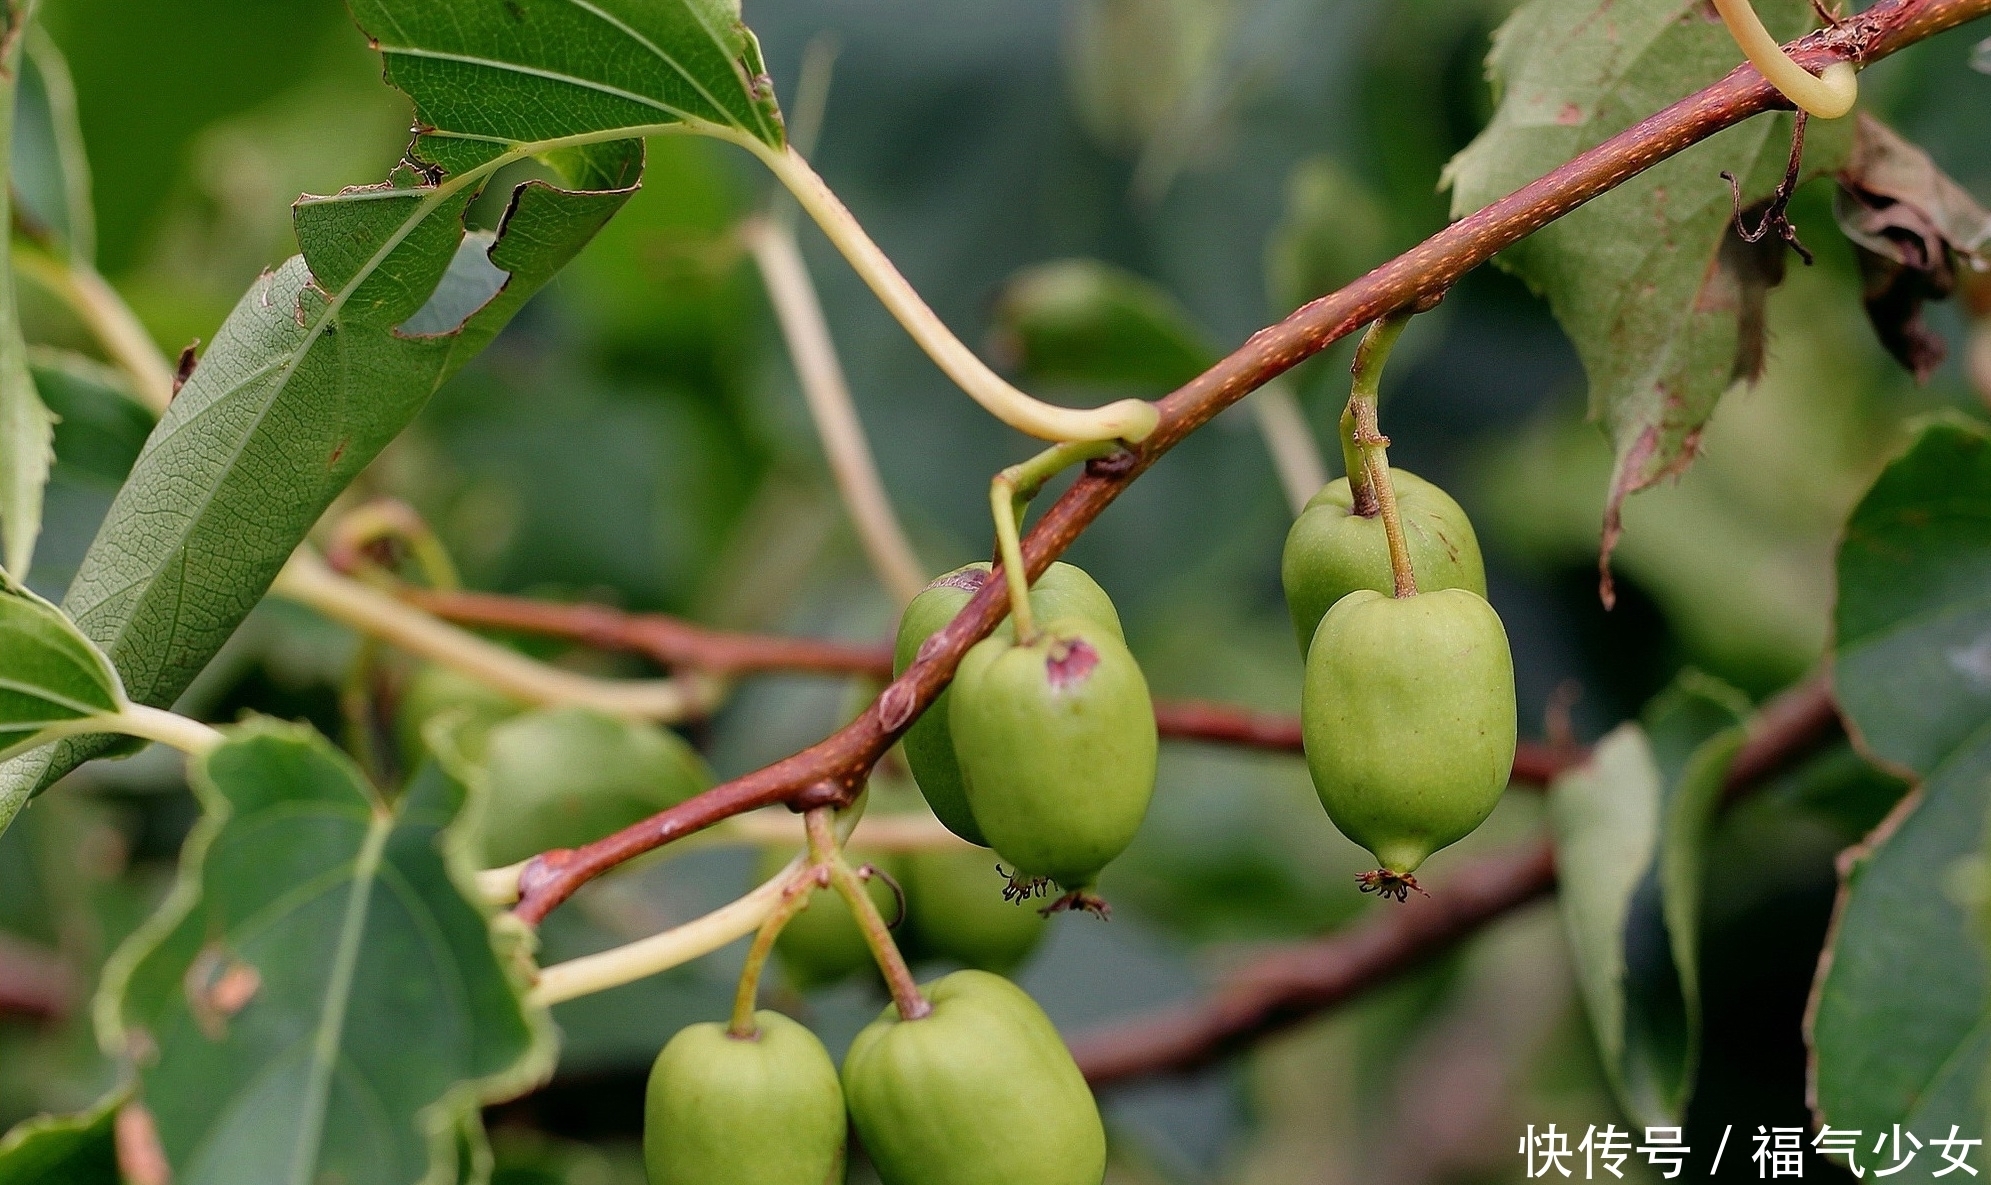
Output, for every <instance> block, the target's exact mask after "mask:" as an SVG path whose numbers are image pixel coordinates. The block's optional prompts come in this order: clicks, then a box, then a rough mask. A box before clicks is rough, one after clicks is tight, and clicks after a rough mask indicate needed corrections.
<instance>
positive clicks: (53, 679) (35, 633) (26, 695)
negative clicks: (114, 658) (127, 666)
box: [0, 578, 124, 752]
mask: <svg viewBox="0 0 1991 1185" xmlns="http://www.w3.org/2000/svg"><path fill="white" fill-rule="evenodd" d="M122 707H124V692H123V690H122V689H121V688H120V687H119V686H118V677H117V672H116V671H114V670H112V669H111V664H110V663H109V662H108V661H107V660H106V659H105V658H104V656H103V653H102V652H101V651H99V650H98V649H97V648H96V647H95V646H94V645H92V644H91V642H90V640H89V639H88V638H85V637H84V636H83V635H82V634H80V633H78V632H77V630H76V626H75V625H74V624H73V623H71V622H70V620H69V619H68V618H67V617H64V616H63V615H62V610H60V609H57V608H56V607H55V606H54V605H51V604H49V603H48V602H47V601H44V600H42V599H41V598H40V597H38V596H36V595H35V594H33V593H31V592H29V591H28V590H27V589H24V588H20V587H17V586H14V585H12V584H9V583H7V582H6V581H5V579H4V578H0V752H4V751H6V749H7V748H8V747H9V746H11V745H15V744H18V743H20V742H23V741H26V740H28V739H29V738H31V737H33V736H34V735H35V734H36V733H38V732H40V731H42V730H43V729H45V728H48V727H50V726H51V725H56V724H61V723H63V722H64V721H68V720H80V719H83V718H85V717H89V716H101V715H105V714H108V713H112V712H116V711H118V710H119V709H121V708H122Z"/></svg>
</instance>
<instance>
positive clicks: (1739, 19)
mask: <svg viewBox="0 0 1991 1185" xmlns="http://www.w3.org/2000/svg"><path fill="white" fill-rule="evenodd" d="M1714 6H1715V10H1716V11H1717V12H1719V13H1721V20H1722V23H1723V24H1725V25H1727V26H1728V31H1729V33H1731V34H1732V35H1734V37H1735V43H1736V44H1737V45H1739V46H1741V47H1742V53H1743V56H1745V57H1747V58H1748V59H1749V64H1750V65H1752V66H1754V67H1756V69H1757V71H1758V72H1759V73H1760V74H1762V76H1763V77H1764V79H1765V80H1767V81H1768V82H1769V84H1770V85H1771V86H1774V87H1776V88H1777V90H1778V91H1779V92H1781V93H1782V94H1783V96H1784V98H1786V99H1789V100H1790V101H1791V102H1792V103H1793V104H1794V105H1795V106H1796V107H1797V109H1798V110H1800V111H1803V112H1805V113H1806V114H1808V115H1812V116H1815V117H1817V118H1819V119H1837V118H1839V117H1840V116H1842V115H1844V114H1846V113H1847V112H1848V111H1851V110H1852V109H1853V102H1854V100H1856V99H1858V98H1859V93H1860V79H1859V74H1858V72H1856V71H1855V70H1854V69H1853V65H1852V63H1851V62H1834V63H1832V64H1831V65H1830V66H1827V67H1826V68H1825V72H1824V73H1823V74H1813V73H1812V72H1811V71H1809V70H1806V69H1805V68H1804V67H1803V66H1800V65H1798V64H1797V63H1796V62H1795V61H1793V60H1792V59H1791V56H1790V55H1789V54H1787V53H1785V52H1784V47H1783V46H1781V45H1779V44H1777V39H1776V38H1775V37H1772V36H1770V31H1769V30H1768V29H1766V28H1764V27H1763V19H1762V18H1761V17H1759V16H1757V15H1756V10H1755V9H1754V8H1752V7H1751V6H1750V4H1749V0H1714Z"/></svg>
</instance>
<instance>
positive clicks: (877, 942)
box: [808, 810, 933, 1020]
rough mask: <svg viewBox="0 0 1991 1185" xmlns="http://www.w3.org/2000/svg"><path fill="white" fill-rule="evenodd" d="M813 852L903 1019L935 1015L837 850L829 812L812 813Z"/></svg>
mask: <svg viewBox="0 0 1991 1185" xmlns="http://www.w3.org/2000/svg"><path fill="white" fill-rule="evenodd" d="M808 825H809V853H810V855H811V856H812V857H814V858H816V859H819V860H820V859H822V856H821V853H825V852H827V854H828V860H827V861H826V863H827V866H828V870H829V874H830V885H831V887H832V888H834V889H836V891H837V892H838V893H840V894H842V896H843V899H844V902H845V903H846V904H848V905H849V906H850V912H851V916H853V917H855V918H856V919H857V926H858V929H860V930H862V931H863V932H864V941H865V944H866V945H868V946H869V947H870V948H871V957H872V958H874V959H876V960H877V961H878V970H879V971H881V972H883V973H884V976H885V986H886V987H888V988H890V989H891V992H892V1003H893V1004H895V1005H897V1006H898V1009H899V1018H900V1019H901V1020H919V1019H921V1018H922V1017H925V1016H928V1015H930V1014H931V1013H932V1012H933V1004H932V1003H931V1002H930V1001H928V1000H927V998H926V997H925V996H924V995H922V994H921V993H920V990H919V984H918V983H917V982H915V981H914V979H913V971H912V968H911V967H908V966H906V957H905V956H904V955H902V954H900V953H899V945H898V943H896V942H893V941H892V930H891V927H889V926H887V925H886V924H885V917H884V915H883V914H880V913H879V912H878V907H877V905H875V904H873V903H872V901H871V894H869V893H867V892H865V891H864V882H863V880H861V879H860V878H859V877H858V875H857V870H856V869H854V868H852V867H851V866H850V862H849V861H848V860H845V859H844V858H843V853H842V852H840V851H838V850H837V848H836V837H835V835H834V833H833V832H832V831H831V830H830V817H829V812H828V811H827V810H817V811H810V812H809V815H808Z"/></svg>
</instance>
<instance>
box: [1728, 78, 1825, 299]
mask: <svg viewBox="0 0 1991 1185" xmlns="http://www.w3.org/2000/svg"><path fill="white" fill-rule="evenodd" d="M1808 118H1809V117H1808V116H1807V115H1805V113H1804V112H1802V111H1800V112H1798V113H1797V115H1796V117H1795V118H1794V119H1793V120H1792V121H1791V155H1790V161H1789V163H1788V164H1786V165H1785V166H1784V179H1783V180H1782V181H1780V182H1778V183H1777V188H1776V192H1774V193H1772V194H1771V195H1770V204H1769V205H1768V206H1767V207H1766V208H1765V209H1764V210H1763V216H1762V217H1761V218H1760V219H1758V220H1757V222H1756V226H1755V229H1753V230H1752V229H1750V227H1749V225H1748V223H1746V222H1744V221H1743V217H1742V183H1741V182H1740V181H1737V180H1736V179H1735V174H1733V173H1731V172H1729V171H1727V170H1726V169H1724V170H1722V174H1721V179H1722V180H1723V181H1726V182H1728V192H1729V200H1730V201H1731V202H1732V203H1733V204H1734V207H1735V234H1736V237H1738V238H1740V239H1741V240H1742V241H1743V242H1745V243H1760V242H1762V241H1763V239H1764V236H1766V235H1768V234H1770V233H1771V232H1773V231H1774V232H1775V233H1776V236H1777V237H1778V238H1779V239H1781V240H1783V241H1784V242H1785V243H1786V244H1788V245H1789V246H1790V248H1791V250H1793V251H1796V252H1797V257H1798V258H1799V259H1802V260H1804V266H1806V267H1810V266H1811V264H1812V261H1813V260H1812V254H1811V249H1810V248H1809V247H1806V246H1805V245H1804V244H1803V243H1801V242H1799V241H1798V237H1797V227H1795V226H1793V225H1791V220H1790V204H1791V195H1792V194H1794V193H1796V192H1797V175H1798V170H1799V169H1800V168H1801V167H1802V166H1803V164H1804V124H1805V120H1806V119H1808Z"/></svg>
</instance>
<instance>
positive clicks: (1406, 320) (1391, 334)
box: [1341, 310, 1417, 597]
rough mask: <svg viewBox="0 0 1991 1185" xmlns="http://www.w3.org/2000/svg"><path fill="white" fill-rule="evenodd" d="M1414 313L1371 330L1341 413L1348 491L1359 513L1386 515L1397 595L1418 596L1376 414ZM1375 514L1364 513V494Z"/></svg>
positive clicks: (1358, 354)
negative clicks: (1386, 371) (1386, 374)
mask: <svg viewBox="0 0 1991 1185" xmlns="http://www.w3.org/2000/svg"><path fill="white" fill-rule="evenodd" d="M1413 315H1414V310H1402V311H1399V312H1395V313H1391V314H1390V315H1389V316H1387V317H1383V318H1381V319H1379V320H1377V321H1375V322H1374V323H1372V324H1371V325H1370V326H1369V331H1368V332H1367V333H1365V334H1363V335H1362V344H1361V345H1360V346H1358V347H1356V350H1355V368H1354V370H1355V379H1354V382H1353V384H1352V385H1351V386H1350V388H1349V391H1348V408H1347V410H1346V411H1344V412H1342V413H1341V449H1342V455H1343V457H1344V459H1346V460H1347V462H1348V487H1349V489H1350V491H1351V492H1353V493H1354V494H1355V512H1356V513H1357V514H1363V515H1365V517H1366V516H1372V515H1376V514H1380V515H1382V517H1383V535H1384V537H1386V538H1387V539H1388V540H1389V546H1390V575H1391V577H1392V578H1393V579H1394V581H1395V584H1396V595H1397V596H1399V597H1414V596H1416V595H1417V574H1416V573H1415V572H1413V571H1412V570H1411V567H1410V546H1409V544H1408V543H1406V542H1405V541H1404V537H1403V518H1402V516H1401V515H1400V514H1398V513H1397V504H1396V486H1395V484H1394V483H1393V482H1391V481H1390V458H1389V445H1390V438H1389V437H1387V436H1384V435H1383V433H1382V428H1381V426H1380V424H1379V423H1378V421H1377V416H1376V397H1377V394H1378V393H1379V391H1380V390H1381V388H1382V383H1383V365H1384V364H1385V363H1387V362H1388V361H1389V357H1390V351H1391V350H1393V349H1395V348H1396V342H1397V339H1398V338H1399V337H1402V336H1403V330H1404V326H1406V325H1408V324H1410V318H1411V317H1412V316H1413ZM1362 487H1366V494H1367V497H1368V499H1369V500H1370V501H1371V502H1372V503H1373V505H1374V506H1375V509H1374V510H1373V511H1364V510H1363V508H1362V507H1363V500H1364V492H1365V491H1364V490H1363V489H1362Z"/></svg>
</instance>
